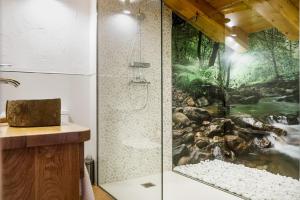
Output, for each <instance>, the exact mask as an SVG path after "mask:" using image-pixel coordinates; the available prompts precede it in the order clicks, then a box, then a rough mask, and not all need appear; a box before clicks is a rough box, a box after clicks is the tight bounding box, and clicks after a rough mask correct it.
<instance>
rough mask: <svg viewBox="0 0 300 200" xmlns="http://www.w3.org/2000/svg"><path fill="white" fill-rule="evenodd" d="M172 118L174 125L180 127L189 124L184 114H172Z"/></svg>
mask: <svg viewBox="0 0 300 200" xmlns="http://www.w3.org/2000/svg"><path fill="white" fill-rule="evenodd" d="M172 118H173V122H175V124H177V125H180V126H181V125H182V126H188V125H190V123H191V121H190V120H189V118H188V117H187V116H186V115H185V114H183V113H180V112H176V113H174V114H173V116H172Z"/></svg>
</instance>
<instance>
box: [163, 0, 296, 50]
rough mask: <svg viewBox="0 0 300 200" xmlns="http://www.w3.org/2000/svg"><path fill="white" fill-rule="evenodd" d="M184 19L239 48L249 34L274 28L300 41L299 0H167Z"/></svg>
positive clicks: (165, 0) (215, 39)
mask: <svg viewBox="0 0 300 200" xmlns="http://www.w3.org/2000/svg"><path fill="white" fill-rule="evenodd" d="M164 2H165V4H166V5H167V6H168V7H169V8H171V9H172V10H173V11H174V12H175V13H177V14H178V15H179V16H181V17H182V18H183V19H185V20H186V21H188V22H189V23H191V24H192V25H194V26H195V27H196V28H197V29H199V30H200V31H202V32H203V33H204V34H206V35H207V36H208V37H210V38H211V39H213V40H214V41H217V42H226V44H228V45H229V46H230V47H231V48H233V49H235V50H237V51H245V50H246V49H247V48H248V35H249V34H250V33H254V32H259V31H262V30H265V29H269V28H271V27H275V28H277V29H278V30H279V31H280V32H281V33H283V34H284V35H286V36H287V38H289V39H290V40H299V0H164Z"/></svg>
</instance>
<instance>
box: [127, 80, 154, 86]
mask: <svg viewBox="0 0 300 200" xmlns="http://www.w3.org/2000/svg"><path fill="white" fill-rule="evenodd" d="M129 84H144V85H149V84H151V82H149V81H134V80H131V81H130V82H129Z"/></svg>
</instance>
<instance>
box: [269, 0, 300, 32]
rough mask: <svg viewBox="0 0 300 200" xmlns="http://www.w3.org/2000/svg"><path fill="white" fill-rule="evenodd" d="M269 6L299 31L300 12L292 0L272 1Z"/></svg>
mask: <svg viewBox="0 0 300 200" xmlns="http://www.w3.org/2000/svg"><path fill="white" fill-rule="evenodd" d="M269 4H270V5H271V6H272V7H273V8H274V9H276V10H277V11H279V12H280V13H281V15H282V16H283V17H285V19H286V20H287V21H289V22H290V23H291V24H292V25H293V26H294V28H296V29H297V30H298V31H299V10H298V9H297V8H296V7H295V6H294V5H293V3H292V2H291V1H290V0H280V1H278V0H270V1H269Z"/></svg>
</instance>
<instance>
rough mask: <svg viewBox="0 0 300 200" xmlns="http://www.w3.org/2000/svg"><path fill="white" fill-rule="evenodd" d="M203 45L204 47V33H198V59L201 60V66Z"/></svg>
mask: <svg viewBox="0 0 300 200" xmlns="http://www.w3.org/2000/svg"><path fill="white" fill-rule="evenodd" d="M201 45H202V32H201V31H199V32H198V45H197V57H198V60H199V65H201V60H202V59H201Z"/></svg>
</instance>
